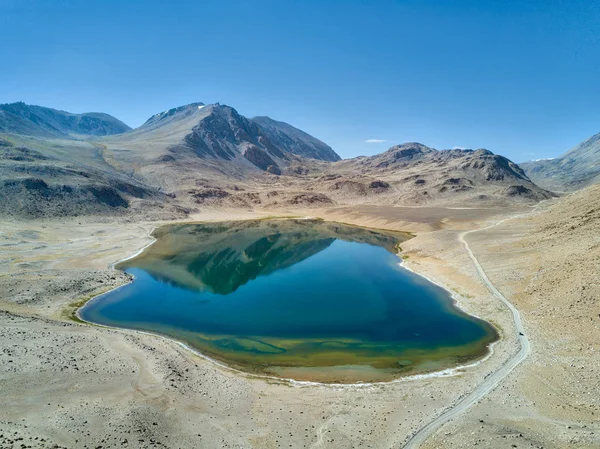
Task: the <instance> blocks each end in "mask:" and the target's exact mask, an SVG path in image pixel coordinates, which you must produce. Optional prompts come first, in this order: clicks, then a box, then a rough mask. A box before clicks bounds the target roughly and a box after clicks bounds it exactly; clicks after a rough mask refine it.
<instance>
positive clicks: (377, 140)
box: [365, 139, 387, 143]
mask: <svg viewBox="0 0 600 449" xmlns="http://www.w3.org/2000/svg"><path fill="white" fill-rule="evenodd" d="M383 142H387V140H385V139H367V140H365V143H383Z"/></svg>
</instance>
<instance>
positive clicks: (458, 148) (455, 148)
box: [452, 147, 468, 150]
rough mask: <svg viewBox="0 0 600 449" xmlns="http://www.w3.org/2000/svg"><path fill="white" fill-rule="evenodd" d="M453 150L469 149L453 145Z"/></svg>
mask: <svg viewBox="0 0 600 449" xmlns="http://www.w3.org/2000/svg"><path fill="white" fill-rule="evenodd" d="M452 149H453V150H467V149H468V148H467V147H452Z"/></svg>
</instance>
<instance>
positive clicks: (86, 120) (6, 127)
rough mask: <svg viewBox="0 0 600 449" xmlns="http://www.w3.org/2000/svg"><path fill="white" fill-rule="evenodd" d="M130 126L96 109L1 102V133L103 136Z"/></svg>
mask: <svg viewBox="0 0 600 449" xmlns="http://www.w3.org/2000/svg"><path fill="white" fill-rule="evenodd" d="M130 129H131V128H130V127H129V126H127V125H126V124H125V123H123V122H121V121H120V120H117V119H116V118H114V117H112V116H111V115H108V114H103V113H99V112H87V113H84V114H71V113H70V112H65V111H58V110H56V109H50V108H44V107H42V106H32V105H27V104H25V103H22V102H19V103H10V104H1V105H0V133H14V134H22V135H29V136H38V137H60V138H64V137H68V136H69V135H71V134H83V135H91V136H106V135H109V134H119V133H122V132H125V131H129V130H130Z"/></svg>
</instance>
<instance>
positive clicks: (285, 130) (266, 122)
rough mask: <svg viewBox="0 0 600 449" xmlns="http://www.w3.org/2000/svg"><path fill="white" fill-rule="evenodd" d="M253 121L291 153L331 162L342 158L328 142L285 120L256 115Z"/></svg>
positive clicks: (275, 142) (274, 142) (273, 140)
mask: <svg viewBox="0 0 600 449" xmlns="http://www.w3.org/2000/svg"><path fill="white" fill-rule="evenodd" d="M252 121H254V122H256V123H258V125H259V126H260V127H261V128H262V129H263V131H264V132H265V133H266V135H267V136H268V137H269V139H270V140H271V142H273V144H275V145H277V146H279V147H281V148H285V150H286V151H289V152H290V153H293V154H296V155H298V156H302V157H308V158H311V159H319V160H322V161H330V162H335V161H339V160H341V159H342V158H341V157H340V156H339V155H338V154H337V153H336V152H335V151H333V149H332V148H331V147H330V146H329V145H327V144H326V143H324V142H321V141H320V140H319V139H317V138H316V137H313V136H311V135H310V134H307V133H305V132H304V131H302V130H300V129H298V128H294V127H293V126H292V125H289V124H287V123H285V122H278V121H277V120H273V119H272V118H270V117H254V118H253V119H252Z"/></svg>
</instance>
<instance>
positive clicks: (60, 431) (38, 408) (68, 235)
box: [0, 206, 600, 448]
mask: <svg viewBox="0 0 600 449" xmlns="http://www.w3.org/2000/svg"><path fill="white" fill-rule="evenodd" d="M517 213H523V210H520V211H507V210H504V211H494V210H491V209H480V210H474V209H443V208H393V207H383V206H370V207H367V206H365V207H358V208H352V209H349V208H335V209H329V210H319V211H314V210H313V211H290V214H293V215H312V216H315V215H316V216H320V217H323V218H327V219H332V220H336V221H345V222H348V223H352V224H358V225H365V226H371V227H378V228H388V229H401V230H407V231H412V232H415V233H417V237H415V238H414V239H412V240H410V241H408V242H406V243H405V244H403V250H404V255H405V257H406V263H407V265H408V266H410V268H412V269H414V270H415V271H417V272H419V273H422V274H425V275H427V276H429V277H431V278H432V279H434V280H436V281H437V282H440V283H442V284H443V285H445V286H447V287H448V288H449V289H450V290H452V291H453V292H455V294H456V295H457V297H458V298H459V301H460V305H461V307H464V308H465V309H466V310H468V311H469V312H470V313H473V314H475V315H478V316H481V317H483V318H485V319H486V320H488V321H490V322H492V323H494V324H495V325H496V326H497V327H498V328H499V330H500V332H501V333H502V335H503V339H502V340H501V341H500V342H499V343H497V344H496V345H495V346H494V351H493V354H492V356H490V357H489V358H488V359H486V360H485V361H484V362H483V363H480V364H478V365H477V366H475V367H473V368H469V369H466V370H464V371H462V372H459V373H457V374H455V375H452V376H443V377H432V378H425V379H418V380H414V379H412V380H411V379H409V380H404V381H400V382H395V383H389V384H385V385H371V386H360V387H357V386H333V385H332V386H306V385H298V384H293V383H288V382H285V381H267V380H264V379H259V378H255V377H252V376H249V375H241V374H239V373H235V372H232V371H229V370H227V369H226V368H223V367H220V366H217V365H215V364H213V363H212V362H210V361H208V360H206V359H203V358H201V357H199V356H197V355H194V354H193V353H191V352H190V351H188V350H186V349H184V348H183V347H181V346H180V345H178V344H177V343H175V342H173V341H169V340H166V339H163V338H160V337H157V336H152V335H146V334H140V333H136V332H132V331H126V330H111V329H106V328H100V327H97V326H89V325H84V324H78V323H76V322H73V321H72V320H69V319H68V314H69V310H71V309H72V307H69V305H71V306H72V305H73V304H75V303H77V302H79V301H81V300H82V299H85V298H89V297H90V296H93V295H94V294H98V293H100V292H102V291H106V290H107V289H109V288H112V287H113V286H116V285H119V284H120V283H123V282H126V281H127V279H126V278H125V276H124V275H122V274H120V273H118V272H116V271H114V270H111V269H109V266H110V264H111V263H113V262H115V261H116V260H119V259H121V258H123V257H127V256H130V255H131V254H132V253H134V252H135V251H136V250H137V249H139V248H141V247H143V246H144V245H146V244H147V243H148V242H149V241H150V239H149V237H148V232H149V231H150V230H151V229H152V228H153V227H154V226H156V225H157V223H129V222H121V223H97V222H90V221H86V222H81V224H80V223H79V221H77V220H75V221H65V220H63V221H62V222H57V221H31V222H24V223H19V222H0V342H1V348H2V351H1V352H0V383H1V385H2V393H1V394H0V447H3V448H4V447H8V448H10V447H15V448H16V447H68V448H79V447H83V448H85V447H89V448H98V447H102V448H106V447H173V448H176V447H211V448H212V447H244V448H245V447H257V448H277V447H294V448H295V447H307V448H309V447H310V448H317V447H331V448H358V447H365V448H368V447H372V448H380V447H399V446H401V445H402V444H403V442H405V441H406V440H407V438H408V437H409V435H410V434H411V433H412V432H414V431H415V430H416V429H418V428H420V427H421V426H422V425H423V424H425V423H427V422H428V421H429V420H430V419H432V417H434V416H436V415H437V414H439V413H441V411H443V410H444V409H445V408H447V407H448V406H451V405H452V404H453V403H454V402H455V401H456V400H457V398H459V397H461V396H463V395H464V394H466V393H467V392H469V391H471V390H472V389H473V388H474V386H476V385H477V384H478V382H481V380H482V379H484V378H485V377H486V376H487V375H489V374H490V373H491V372H493V371H494V370H495V369H496V368H497V367H498V366H500V365H501V364H502V362H503V361H504V360H506V359H507V358H508V357H509V356H510V355H511V354H513V353H514V352H515V351H516V350H517V343H516V342H517V336H516V333H515V332H514V329H513V327H512V320H511V315H510V313H509V312H508V310H506V308H505V307H503V306H502V305H501V304H499V303H498V301H496V300H494V298H493V297H492V295H490V294H489V292H488V291H487V289H486V288H485V286H484V285H483V284H482V283H481V281H480V279H479V278H478V275H477V273H476V270H475V268H474V267H473V265H472V263H470V260H469V259H468V256H467V254H466V253H465V251H464V248H463V246H462V245H461V243H460V242H459V240H458V238H457V235H458V234H459V232H460V231H463V230H466V229H474V228H479V227H483V226H485V225H489V224H490V223H493V222H494V221H497V220H500V219H501V218H505V217H506V216H510V215H511V214H517ZM279 214H280V213H279ZM536 214H538V215H540V216H543V215H542V214H543V212H536ZM262 215H270V214H269V213H268V212H264V213H263V214H262ZM250 216H256V214H249V213H240V212H214V213H204V214H203V215H200V216H196V217H193V218H194V219H196V220H224V219H234V218H236V219H237V218H249V217H250ZM539 221H540V220H538V221H536V220H534V219H521V220H519V221H518V223H519V226H518V227H516V225H515V224H514V223H512V222H507V223H506V226H503V227H498V228H494V229H493V230H490V231H486V232H485V235H484V233H483V232H482V233H476V234H472V242H470V243H472V247H473V249H474V250H475V252H476V254H477V256H478V257H481V259H480V261H481V262H482V264H483V265H484V268H486V270H487V269H488V268H489V270H490V273H489V274H490V278H491V279H492V281H494V282H498V287H499V288H501V289H502V291H503V292H504V293H505V294H506V295H507V296H508V298H509V299H513V298H514V300H515V304H517V305H518V306H520V307H522V313H523V314H524V317H523V318H524V321H525V325H526V326H528V328H531V332H530V334H531V335H530V339H531V340H532V345H533V354H532V356H530V358H528V359H527V360H526V362H525V363H524V364H523V365H522V366H521V367H520V368H518V369H517V371H515V372H514V373H513V374H512V375H511V376H510V377H509V378H508V379H507V380H506V381H505V382H503V383H502V384H501V386H500V387H499V388H498V389H496V390H495V391H494V392H493V393H492V394H490V395H489V396H487V397H486V398H485V399H484V400H483V401H481V402H480V403H479V404H477V405H476V406H474V407H472V408H471V409H469V410H468V411H467V413H465V414H464V415H462V416H461V417H460V418H458V419H457V420H456V421H453V422H451V423H449V424H447V425H446V426H444V427H442V428H441V429H440V430H439V431H438V432H437V433H436V434H435V435H433V436H432V438H430V439H429V440H428V441H427V442H426V445H427V447H432V448H434V447H436V448H437V447H465V446H467V447H470V446H473V445H478V446H482V447H510V446H511V445H513V444H514V445H517V447H545V448H548V447H573V444H575V446H576V447H598V446H600V429H598V428H597V427H594V419H593V418H594V415H593V413H594V411H595V412H596V415H598V413H600V410H598V408H597V407H598V400H599V399H598V396H599V395H597V394H596V390H597V387H598V379H599V378H600V376H598V374H600V373H599V372H598V371H599V366H600V363H599V360H600V359H599V358H598V351H600V347H598V341H597V339H596V341H595V342H594V341H593V335H594V334H593V331H594V330H595V331H596V335H597V330H598V326H599V324H600V319H599V318H598V312H600V311H598V310H596V317H594V316H589V317H588V316H586V315H585V314H586V313H588V312H589V311H587V309H585V307H596V308H597V303H595V306H594V305H589V306H583V305H581V308H579V309H577V310H578V312H577V313H573V314H571V315H569V314H565V313H563V312H564V310H565V309H564V308H563V307H562V305H561V304H560V303H558V302H557V303H555V302H554V301H553V299H554V298H553V297H552V296H551V295H550V296H551V297H550V298H549V297H548V295H544V294H543V293H542V292H539V293H538V294H537V296H536V298H538V299H537V302H536V303H532V302H528V301H527V300H528V299H529V298H531V297H532V296H531V295H526V294H524V293H523V292H527V291H529V290H528V289H531V288H542V287H543V288H544V289H545V290H544V291H545V292H548V289H547V287H544V286H545V284H544V282H545V281H544V279H542V278H540V267H543V266H544V264H546V263H552V264H553V265H552V266H553V267H556V266H558V264H559V263H560V262H561V261H562V260H563V257H564V254H563V253H561V250H562V249H561V248H556V247H553V248H554V249H553V251H555V253H551V252H548V254H547V255H546V254H544V256H543V257H541V256H540V254H539V252H540V248H538V247H535V246H533V245H531V244H530V245H524V244H523V243H522V242H521V240H519V239H524V238H527V237H528V236H531V235H534V232H535V230H536V229H538V228H539V227H540V224H539ZM554 240H557V239H554ZM554 240H553V241H554ZM542 244H543V243H540V245H542ZM546 244H548V243H547V242H546ZM596 250H597V247H596ZM588 253H589V252H588ZM552 254H553V255H554V257H553V256H552ZM558 255H560V257H558ZM580 255H581V256H582V257H585V253H584V252H582V253H581V254H580ZM586 260H587V259H586ZM589 263H590V267H593V265H592V262H589ZM554 274H556V273H554ZM536 276H537V278H536ZM548 276H550V274H548ZM534 278H535V279H536V280H535V281H534V283H533V284H532V283H531V282H532V279H534ZM563 278H564V279H567V280H568V279H569V278H568V277H566V278H565V277H564V276H563ZM551 279H554V278H551ZM586 279H587V278H586ZM586 279H582V280H581V282H582V285H585V283H586V282H587V280H586ZM596 279H597V278H596ZM596 282H597V281H596ZM532 285H534V286H533V287H532ZM536 285H537V286H538V287H535V286H536ZM550 294H552V290H550ZM590 303H591V304H592V303H594V301H591V300H590ZM554 304H556V305H554ZM548 313H549V314H550V315H548ZM564 315H568V316H569V317H570V318H568V320H567V321H564V320H563V318H564ZM548 316H551V317H552V319H551V320H548V319H547V318H548ZM581 317H585V318H586V319H587V318H589V320H588V321H589V322H586V325H587V326H588V328H586V329H585V331H584V330H583V329H582V328H581V326H580V324H581V323H580V321H579V320H580V319H583V318H581ZM594 319H595V321H594ZM590 320H591V321H590ZM577 326H579V329H577V331H570V330H569V329H573V328H574V327H575V328H576V327H577ZM594 326H595V327H594ZM556 327H559V328H561V330H560V331H557V330H556ZM534 329H535V330H534ZM579 337H582V338H583V337H586V338H587V340H585V339H584V340H578V338H579ZM590 339H592V340H590ZM584 341H585V342H586V343H584ZM594 345H595V346H594ZM581 367H583V368H581ZM584 426H586V427H584ZM574 441H576V442H577V443H574ZM594 445H595V446H594Z"/></svg>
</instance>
